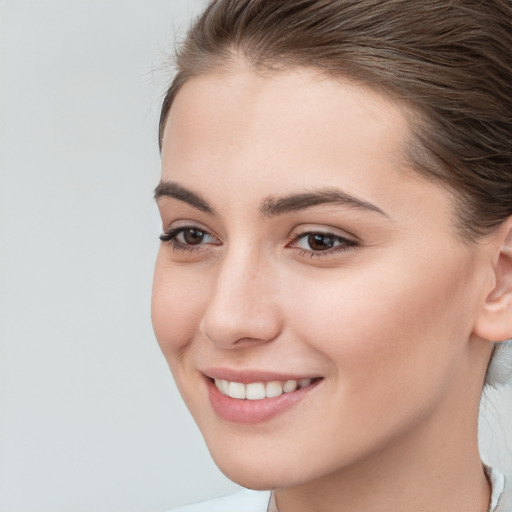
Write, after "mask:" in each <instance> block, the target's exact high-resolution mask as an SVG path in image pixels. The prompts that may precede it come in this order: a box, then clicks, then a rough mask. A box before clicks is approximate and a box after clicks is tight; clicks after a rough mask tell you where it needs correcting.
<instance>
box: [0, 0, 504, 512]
mask: <svg viewBox="0 0 512 512" xmlns="http://www.w3.org/2000/svg"><path fill="white" fill-rule="evenodd" d="M201 4H202V2H200V1H198V0H196V1H191V0H180V1H176V0H87V1H86V0H3V1H2V0H0V66H1V68H0V101H1V103H0V171H1V172H0V343H1V345H0V512H29V511H30V512H74V511H88V512H90V511H109V512H114V511H120V510H122V511H125V512H131V511H133V512H136V511H137V512H145V511H155V512H156V511H163V510H165V509H166V508H169V507H171V506H175V505H179V504H182V503H186V502H190V501H197V500H200V499H203V498H206V497H210V496H215V495H222V494H227V493H229V492H230V491H232V490H234V489H235V488H236V487H235V486H234V484H232V483H230V482H228V481H227V480H226V479H225V478H224V477H223V476H222V475H220V473H219V472H218V470H217V469H216V468H215V466H214V465H213V463H212V462H211V461H210V459H209V456H208V453H207V451H206V448H205V447H204V444H203V441H202V439H201V437H200V435H199V433H198V431H197V429H196V427H195V426H194V424H193V422H192V420H191V419H190V418H189V416H188V413H187V412H186V410H185V408H184V406H183V405H182V404H181V401H180V399H179V396H178V395H177V392H176V390H175V388H174V384H173V382H172V379H171V376H170V373H169V371H168V369H167V366H166V364H165V362H164V359H163V357H162V356H161V354H160V352H159V349H158V347H157V344H156V342H155V340H154V337H153V333H152V330H151V324H150V288H151V277H152V276H151V274H152V266H153V260H154V257H155V253H156V249H157V246H158V241H157V237H158V234H159V232H160V228H159V225H158V221H157V214H156V209H155V207H154V205H153V201H152V190H153V188H154V186H155V185H156V183H157V181H158V170H159V169H158V168H159V161H158V151H157V118H158V109H159V106H160V102H161V96H162V93H163V91H164V88H165V84H166V83H167V80H168V79H169V76H170V75H169V71H166V72H163V71H162V70H161V68H162V65H163V64H165V62H166V60H167V59H166V53H167V52H170V51H171V49H172V45H173V41H174V36H173V34H174V33H175V31H178V32H179V33H181V32H180V31H182V29H183V28H184V27H185V26H186V25H187V20H188V19H189V18H190V16H191V15H192V13H193V12H194V11H197V8H198V6H200V5H201ZM159 68H160V70H159ZM511 404H512V393H511V390H510V389H509V390H508V391H507V394H503V395H502V396H497V395H493V396H492V399H491V401H490V405H488V406H487V409H488V413H487V416H486V419H485V420H484V421H483V422H482V426H483V430H484V433H483V446H484V452H485V453H486V454H487V458H488V459H491V462H493V461H497V464H498V465H500V466H501V467H506V469H508V470H512V460H511V459H512V456H511V453H512V452H511V447H512V416H511V409H512V405H511ZM496 412H499V416H498V415H497V414H496ZM461 428H462V426H461ZM489 432H492V433H489ZM507 438H508V446H509V448H508V451H507V450H506V449H505V446H506V440H507Z"/></svg>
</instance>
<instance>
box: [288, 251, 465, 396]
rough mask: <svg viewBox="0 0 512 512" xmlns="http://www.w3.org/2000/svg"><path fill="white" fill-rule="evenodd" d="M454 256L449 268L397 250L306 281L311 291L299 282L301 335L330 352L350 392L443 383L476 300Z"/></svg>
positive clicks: (296, 306) (296, 309)
mask: <svg viewBox="0 0 512 512" xmlns="http://www.w3.org/2000/svg"><path fill="white" fill-rule="evenodd" d="M452 260H453V262H454V263H453V264H452V265H451V268H448V267H447V266H446V265H445V263H444V261H446V260H444V261H438V260H436V259H435V258H430V259H426V260H425V261H423V262H421V261H418V262H411V258H404V257H399V256H398V255H393V257H392V258H390V259H388V258H386V259H385V260H382V261H379V263H378V264H376V265H374V266H369V267H367V268H366V269H365V271H364V272H360V271H357V270H356V269H345V270H342V271H341V272H340V273H339V274H337V275H336V276H335V277H331V278H330V279H329V280H327V279H326V280H324V281H317V282H311V283H309V285H308V286H305V287H304V286H303V287H301V289H302V290H308V291H309V292H308V297H305V296H304V292H302V293H301V290H300V289H298V288H297V289H294V290H292V291H291V293H290V294H289V297H288V300H289V301H293V302H290V304H293V306H292V307H291V309H290V310H289V311H290V313H289V314H290V316H291V317H293V318H295V319H297V320H296V321H297V323H296V325H295V335H296V336H297V337H298V338H301V339H302V340H304V341H305V342H306V343H307V344H308V345H309V346H310V347H312V348H314V349H315V350H316V351H317V352H319V353H321V354H323V355H324V356H325V357H327V359H328V360H329V363H330V365H331V368H332V371H333V372H334V376H335V379H336V380H337V381H338V385H339V389H343V390H344V392H346V393H347V394H348V395H351V396H355V395H356V394H357V395H358V396H361V394H362V393H364V392H365V391H368V393H370V390H371V392H372V393H373V396H376V397H377V399H378V400H380V399H382V396H383V395H385V394H387V393H388V394H389V392H390V391H391V390H392V389H393V388H394V390H395V391H396V390H397V389H398V388H400V387H403V386H404V385H409V383H416V382H419V384H418V392H422V391H421V390H420V389H419V388H420V387H421V386H422V385H425V386H428V385H430V384H431V383H433V382H434V381H437V383H439V384H440V385H441V384H442V383H443V381H445V380H446V379H447V378H449V376H450V375H451V369H452V366H453V365H454V364H456V363H457V361H460V359H461V358H460V351H461V350H463V347H464V342H465V341H466V340H467V338H468V336H469V334H470V332H471V314H470V311H471V307H470V306H468V307H463V305H464V304H465V299H464V297H465V296H467V294H468V293H469V292H468V286H469V285H467V284H466V283H469V282H470V280H471V277H470V269H469V268H468V267H467V265H464V262H462V261H460V259H459V260H457V258H452ZM422 383H423V384H422ZM376 389H377V393H375V391H376Z"/></svg>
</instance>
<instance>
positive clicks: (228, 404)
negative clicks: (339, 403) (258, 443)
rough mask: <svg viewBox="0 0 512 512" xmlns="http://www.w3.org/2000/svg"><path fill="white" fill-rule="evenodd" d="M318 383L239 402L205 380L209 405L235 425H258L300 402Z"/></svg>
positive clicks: (208, 380)
mask: <svg viewBox="0 0 512 512" xmlns="http://www.w3.org/2000/svg"><path fill="white" fill-rule="evenodd" d="M319 382H320V380H316V381H313V383H312V384H310V385H309V386H307V387H305V388H301V389H297V390H296V391H293V392H291V393H283V394H282V395H279V396H277V397H275V398H262V399H261V400H240V399H237V398H231V397H229V396H226V395H223V394H222V393H221V392H220V391H219V390H218V389H217V387H216V386H215V383H214V382H213V381H212V380H211V379H207V386H208V394H209V397H210V403H211V404H212V407H213V409H214V411H215V412H216V413H217V414H218V415H219V416H220V417H221V418H223V419H225V420H228V421H233V422H235V423H260V422H263V421H267V420H269V419H271V418H273V417H274V416H277V415H278V414H280V413H282V412H283V411H285V410H286V409H288V408H289V407H291V406H292V405H295V404H296V403H298V402H300V401H301V400H302V399H303V398H304V397H305V396H306V395H307V394H308V393H309V392H310V391H312V390H313V389H314V388H315V387H316V386H317V385H318V384H319Z"/></svg>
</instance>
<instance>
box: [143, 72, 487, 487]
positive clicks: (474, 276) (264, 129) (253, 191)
mask: <svg viewBox="0 0 512 512" xmlns="http://www.w3.org/2000/svg"><path fill="white" fill-rule="evenodd" d="M408 136H409V129H408V126H407V123H406V121H405V118H404V116H403V115H402V113H401V112H400V110H399V109H398V108H397V107H396V106H395V105H394V104H392V103H391V102H388V101H387V100H385V99H383V98H382V97H380V96H378V95H376V94H374V93H372V92H371V91H369V90H366V89H365V88H363V87H361V86H356V85H353V84H349V83H344V82H340V81H335V80H333V79H327V78H325V77H322V76H320V75H319V74H318V73H317V72H316V71H315V70H308V69H302V70H299V71H293V72H292V71H283V72H276V73H274V74H272V75H270V76H267V77H262V76H260V75H259V74H256V73H254V72H252V71H250V70H247V69H240V70H238V71H233V72H229V73H228V72H226V73H223V74H219V75H211V76H205V77H199V78H195V79H193V80H191V81H190V82H188V83H187V84H186V85H185V86H184V87H183V89H182V90H181V91H180V92H179V94H178V96H177V98H176V100H175V102H174V104H173V107H172V109H171V112H170V116H169V119H168V122H167V126H166V129H165V133H164V140H163V151H162V182H161V184H160V185H159V187H158V188H157V203H158V207H159V210H160V213H161V217H162V223H163V230H164V235H163V236H162V239H163V241H162V243H161V246H160V250H159V254H158V258H157V262H156V270H155V277H154V289H153V304H152V316H153V324H154V329H155V333H156V336H157V339H158V342H159V344H160V346H161V348H162V351H163V353H164V355H165V357H166V359H167V361H168V363H169V366H170V368H171V370H172V373H173V375H174V377H175V379H176V382H177V385H178V387H179V389H180V392H181V394H182V396H183V398H184V400H185V402H186V403H187V405H188V407H189V409H190V411H191V413H192V415H193V416H194V418H195V420H196V422H197V424H198V425H199V428H200V429H201V431H202V433H203V435H204V437H205V439H206V442H207V444H208V447H209V449H210V451H211V453H212V456H213V457H214V459H215V461H216V462H217V464H218V465H219V466H220V468H221V469H222V470H223V471H224V472H225V473H226V474H227V475H228V476H229V477H230V478H232V479H234V480H235V481H237V482H239V483H241V484H242V485H246V486H248V487H253V488H269V487H276V486H287V485H294V484H299V483H301V482H307V481H310V480H313V479H315V478H321V477H322V476H325V475H329V474H333V473H335V472H337V471H342V470H343V469H344V468H347V467H349V466H351V465H353V464H355V463H357V462H358V461H362V460H371V458H372V457H376V454H377V453H382V452H383V451H385V450H386V449H388V448H389V447H391V446H394V445H395V446H396V445H397V444H400V443H404V442H406V440H409V442H410V440H411V439H414V438H415V437H414V436H416V435H418V432H420V431H421V430H423V431H425V429H426V425H429V426H430V427H429V428H430V429H431V430H433V431H435V430H436V429H438V430H441V429H443V428H444V429H449V428H450V427H449V424H450V423H451V422H452V421H451V420H452V419H453V417H454V416H456V415H457V410H458V409H459V408H462V407H465V408H467V403H465V402H464V399H463V398H461V397H463V396H464V393H463V391H462V390H463V389H464V386H467V383H468V378H469V379H470V377H468V375H470V370H471V365H472V364H473V363H472V361H473V358H474V353H473V352H474V349H473V348H472V345H471V343H470V342H468V340H470V339H471V335H472V329H473V323H474V318H475V315H476V311H477V307H478V300H477V298H478V297H479V289H480V287H481V284H482V274H481V272H479V267H478V265H479V263H478V261H479V259H478V254H477V253H476V251H477V249H472V248H468V246H466V245H463V244H462V243H461V242H460V241H458V240H457V238H456V237H455V235H454V229H453V227H452V225H453V219H452V208H451V197H450V195H449V193H448V192H447V191H446V190H445V189H443V188H441V187H440V186H437V185H435V184H433V183H427V182H425V181H423V180H422V179H420V178H418V177H416V176H415V175H414V174H413V173H411V172H410V170H409V169H408V168H407V165H406V163H405V162H404V159H403V158H402V156H401V155H402V149H403V147H404V144H406V141H407V138H408ZM463 383H464V384H463ZM230 395H231V396H230ZM244 397H245V398H244ZM455 398H456V399H455ZM305 461H307V463H305Z"/></svg>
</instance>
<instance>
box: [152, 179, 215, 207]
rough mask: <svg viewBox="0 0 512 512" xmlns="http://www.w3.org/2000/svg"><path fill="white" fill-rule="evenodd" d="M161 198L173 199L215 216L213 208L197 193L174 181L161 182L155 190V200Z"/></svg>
mask: <svg viewBox="0 0 512 512" xmlns="http://www.w3.org/2000/svg"><path fill="white" fill-rule="evenodd" d="M160 197H171V198H172V199H177V200H178V201H183V202H184V203H187V204H189V205H190V206H192V207H194V208H197V209H198V210H200V211H202V212H205V213H208V214H209V215H213V214H214V210H213V208H212V207H211V206H210V205H209V204H208V202H207V201H206V200H205V199H203V198H202V197H201V196H200V195H199V194H198V193H197V192H193V191H192V190H190V189H188V188H185V187H183V186H182V185H180V184H179V183H175V182H174V181H160V183H159V184H158V185H157V187H156V188H155V200H156V199H159V198H160Z"/></svg>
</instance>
